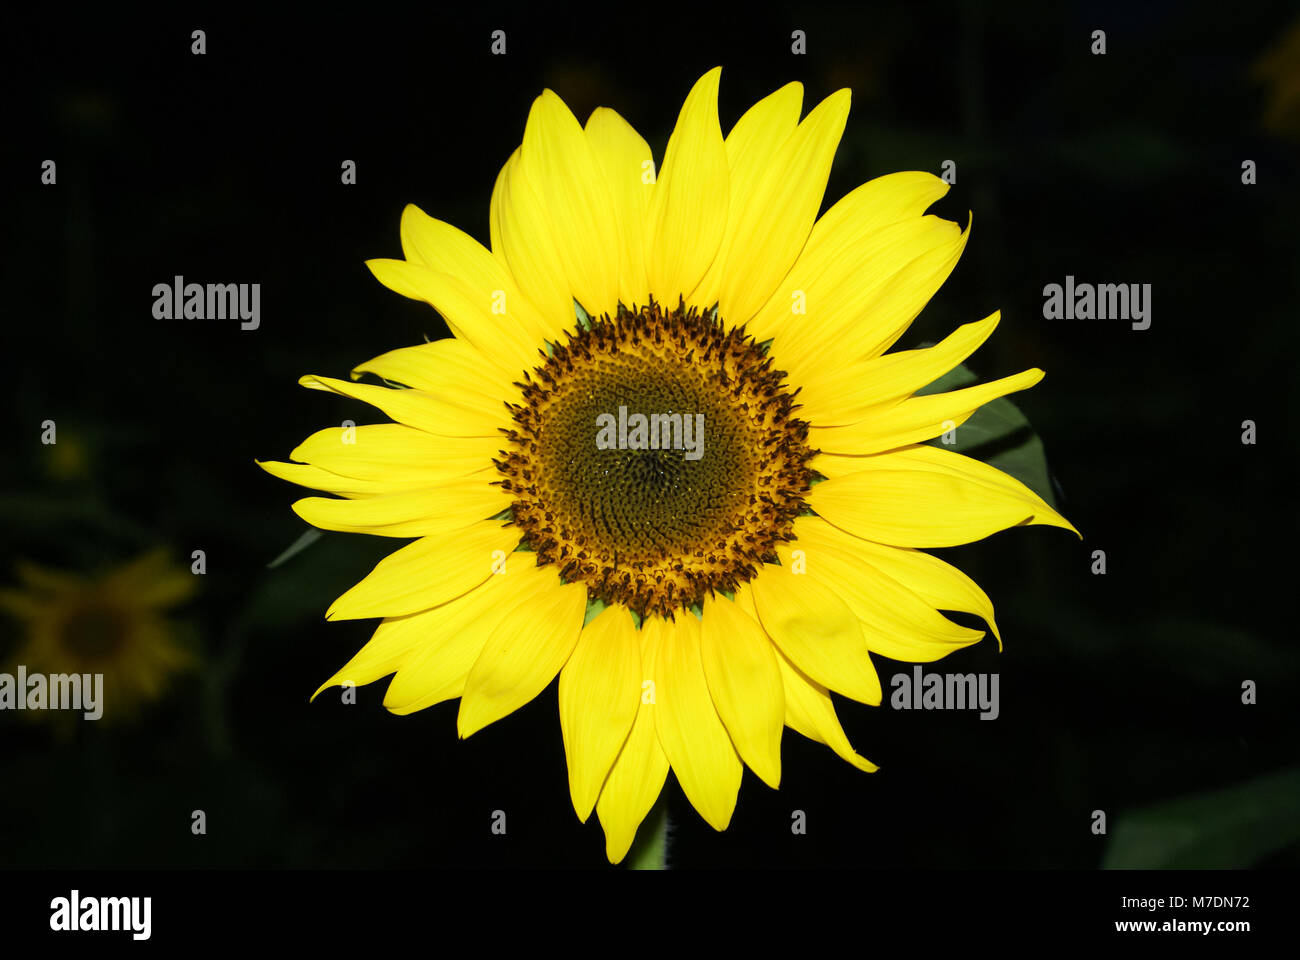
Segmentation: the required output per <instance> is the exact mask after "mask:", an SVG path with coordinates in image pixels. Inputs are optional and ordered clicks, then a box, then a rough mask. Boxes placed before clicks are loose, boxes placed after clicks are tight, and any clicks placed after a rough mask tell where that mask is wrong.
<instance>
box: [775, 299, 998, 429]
mask: <svg viewBox="0 0 1300 960" xmlns="http://www.w3.org/2000/svg"><path fill="white" fill-rule="evenodd" d="M1000 317H1001V313H1000V312H997V313H994V314H992V315H991V316H989V317H986V318H985V319H983V320H980V321H978V322H976V323H967V324H964V325H962V326H960V327H958V328H957V329H956V330H955V331H953V332H952V333H951V334H950V335H949V336H948V337H946V338H945V339H944V340H943V341H941V342H940V343H937V344H935V345H934V346H932V347H924V348H922V349H919V350H900V351H899V352H898V353H887V354H885V355H884V356H882V357H875V358H873V359H871V360H864V361H861V362H859V363H852V364H844V365H843V366H840V367H836V368H834V369H832V370H830V371H827V372H826V373H824V374H823V375H822V376H819V377H816V378H814V379H812V380H807V381H803V382H801V383H800V384H799V386H801V387H802V388H803V389H802V390H801V391H800V392H799V402H800V403H801V404H802V405H803V409H801V410H800V411H799V417H800V419H803V420H807V421H809V422H810V423H814V424H816V425H817V426H819V427H837V426H845V425H848V424H853V423H858V422H860V421H862V420H863V419H865V418H866V417H868V416H870V415H871V414H872V413H873V410H874V408H878V407H881V406H882V405H884V404H889V403H892V402H895V401H898V400H901V399H903V398H905V397H908V396H910V395H911V394H912V393H914V392H915V391H917V390H920V389H921V388H922V387H924V386H926V385H927V384H930V383H933V382H934V381H935V380H938V379H939V378H940V377H941V376H943V375H944V374H945V373H947V372H948V371H950V370H952V369H953V368H954V367H955V366H957V365H958V364H959V363H961V362H962V361H963V360H965V359H966V358H967V357H969V356H970V355H971V354H972V353H974V352H975V351H976V350H977V349H979V347H980V345H981V344H982V343H984V341H985V340H987V339H988V338H989V335H990V334H992V333H993V330H994V328H996V327H997V325H998V320H999V319H1000Z"/></svg>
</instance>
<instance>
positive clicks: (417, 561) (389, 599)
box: [325, 520, 519, 620]
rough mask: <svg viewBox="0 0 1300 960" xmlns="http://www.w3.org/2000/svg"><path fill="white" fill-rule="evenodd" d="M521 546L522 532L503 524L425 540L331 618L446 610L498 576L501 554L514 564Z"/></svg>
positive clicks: (340, 604) (352, 593) (369, 579)
mask: <svg viewBox="0 0 1300 960" xmlns="http://www.w3.org/2000/svg"><path fill="white" fill-rule="evenodd" d="M518 544H519V528H518V527H505V526H502V525H501V522H500V521H499V520H488V521H482V522H479V523H476V524H473V525H472V526H469V527H466V528H465V529H464V530H462V531H460V532H458V533H456V534H455V535H454V536H436V537H421V538H420V539H419V540H416V541H415V542H413V543H408V544H407V545H406V546H404V547H402V548H401V549H400V550H398V551H396V552H395V553H392V554H389V555H388V556H387V557H385V558H384V559H383V560H380V561H379V563H378V564H376V565H375V568H374V570H372V571H370V573H369V574H368V575H367V576H366V578H365V579H364V580H362V581H361V582H360V583H358V584H357V585H356V586H355V587H353V588H352V589H351V590H349V591H347V592H346V593H344V594H343V596H341V597H339V598H338V599H337V600H335V601H334V604H333V606H331V607H330V608H329V611H328V612H327V613H326V615H325V617H326V619H328V620H361V619H365V618H367V617H401V616H405V615H407V614H410V613H418V612H419V611H421V610H428V609H429V608H431V607H436V606H440V605H441V604H444V603H446V602H447V601H448V600H452V599H455V598H456V597H459V596H460V595H461V594H463V593H466V592H467V591H469V590H472V589H473V588H474V587H477V586H478V585H479V584H481V583H482V582H483V581H485V580H486V579H487V578H488V577H490V576H493V573H492V565H493V563H494V561H496V562H499V561H500V560H501V558H502V557H501V556H500V555H496V554H498V551H499V552H500V554H501V555H504V556H506V557H507V558H508V557H509V554H510V553H511V552H512V551H513V550H514V549H515V547H516V546H517V545H518ZM506 562H507V570H508V569H509V563H510V560H509V559H507V561H506ZM514 562H516V563H517V562H518V561H517V560H516V561H514Z"/></svg>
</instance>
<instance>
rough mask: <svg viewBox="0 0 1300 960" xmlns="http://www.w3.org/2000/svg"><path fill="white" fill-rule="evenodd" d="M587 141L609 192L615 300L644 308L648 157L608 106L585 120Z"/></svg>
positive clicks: (651, 187)
mask: <svg viewBox="0 0 1300 960" xmlns="http://www.w3.org/2000/svg"><path fill="white" fill-rule="evenodd" d="M585 132H586V136H587V143H588V144H589V145H590V147H591V152H592V154H593V155H594V156H595V158H596V162H597V163H598V164H599V166H600V169H601V172H602V173H603V174H604V177H605V184H606V186H607V187H608V188H609V194H610V201H611V203H612V204H613V206H612V208H611V210H612V214H613V222H614V224H615V227H616V235H615V243H616V244H617V247H618V298H619V299H620V300H621V301H623V303H625V304H626V305H628V306H629V307H631V306H633V305H645V303H646V302H647V301H648V299H649V292H650V288H649V285H648V283H647V281H646V272H645V246H646V216H647V213H648V212H649V209H650V196H651V194H652V193H653V192H654V183H655V177H654V159H653V157H652V155H651V153H650V145H649V144H647V143H646V142H645V140H644V139H643V138H642V137H641V135H640V134H639V133H637V132H636V130H634V129H633V128H632V126H631V125H630V124H629V123H628V122H627V121H626V120H624V119H623V118H622V117H621V116H619V115H618V114H617V113H616V112H614V111H613V110H610V109H609V108H608V107H597V108H596V109H595V110H593V111H592V114H591V116H590V117H589V118H588V119H587V126H586V131H585Z"/></svg>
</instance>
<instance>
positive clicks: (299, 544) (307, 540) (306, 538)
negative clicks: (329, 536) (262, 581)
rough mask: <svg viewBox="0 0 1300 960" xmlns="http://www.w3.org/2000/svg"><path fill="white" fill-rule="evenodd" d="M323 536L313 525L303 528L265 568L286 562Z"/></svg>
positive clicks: (272, 568)
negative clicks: (306, 528)
mask: <svg viewBox="0 0 1300 960" xmlns="http://www.w3.org/2000/svg"><path fill="white" fill-rule="evenodd" d="M323 536H325V534H324V533H323V532H322V531H320V530H317V529H316V528H315V527H312V528H310V529H309V530H304V531H303V533H302V536H300V537H299V538H298V539H297V540H295V541H294V542H293V543H291V544H289V546H287V547H285V549H284V552H283V553H281V554H280V555H279V556H278V557H276V558H275V559H274V560H272V561H271V562H270V563H268V564H267V565H266V566H267V569H269V570H274V569H275V568H276V567H278V566H280V565H281V564H283V563H287V562H288V561H289V560H292V559H293V558H294V557H295V556H297V555H298V554H299V553H300V552H302V551H303V550H306V549H307V548H308V547H310V546H311V545H312V544H313V543H315V542H316V541H317V540H319V539H320V538H321V537H323Z"/></svg>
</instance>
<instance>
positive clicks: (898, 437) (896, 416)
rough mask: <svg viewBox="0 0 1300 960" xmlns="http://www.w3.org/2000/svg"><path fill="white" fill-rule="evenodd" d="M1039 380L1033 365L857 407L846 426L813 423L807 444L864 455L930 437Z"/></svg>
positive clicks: (1038, 373)
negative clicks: (1006, 374)
mask: <svg viewBox="0 0 1300 960" xmlns="http://www.w3.org/2000/svg"><path fill="white" fill-rule="evenodd" d="M1042 379H1043V371H1042V370H1039V369H1037V368H1034V369H1030V370H1024V371H1022V372H1020V373H1017V374H1014V375H1012V376H1010V377H1003V378H1002V379H1001V380H994V381H992V382H990V383H981V384H978V385H976V386H973V387H965V388H964V389H961V390H950V391H948V392H947V393H932V394H926V395H925V396H921V397H908V398H907V399H906V400H900V401H894V402H886V403H882V404H879V405H877V406H874V407H868V408H866V409H864V410H861V411H859V412H860V413H861V415H862V419H861V420H859V421H857V422H856V423H853V424H849V425H847V426H842V427H823V426H820V425H816V424H814V426H813V429H811V430H810V431H809V434H808V442H809V444H810V445H811V446H814V447H816V448H817V449H819V450H821V451H823V452H825V453H835V454H841V455H852V456H863V455H866V454H874V453H881V452H883V451H886V450H895V449H898V448H900V447H904V446H907V445H909V444H915V443H919V442H921V441H923V440H933V439H934V438H935V437H937V436H939V435H940V434H941V433H944V432H945V431H947V430H952V429H953V428H955V427H960V426H961V425H962V424H963V423H965V422H966V421H967V420H969V419H970V416H971V414H973V413H974V412H975V411H976V410H978V409H979V408H980V407H982V406H984V404H986V403H988V402H989V401H990V400H996V399H997V398H998V397H1004V396H1006V395H1007V394H1008V393H1015V392H1017V391H1019V390H1028V389H1029V388H1030V387H1032V386H1034V384H1036V383H1038V381H1040V380H1042Z"/></svg>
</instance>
